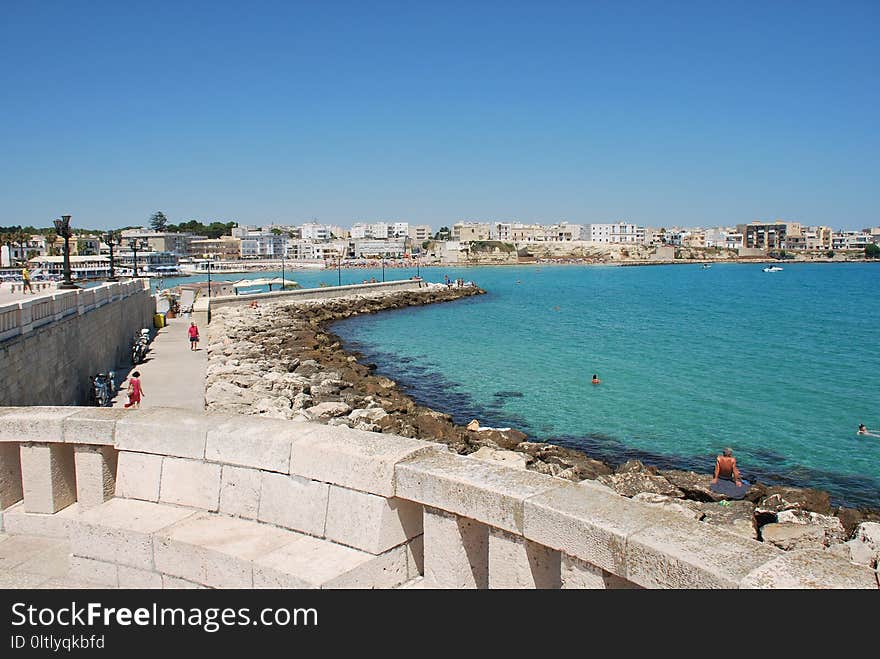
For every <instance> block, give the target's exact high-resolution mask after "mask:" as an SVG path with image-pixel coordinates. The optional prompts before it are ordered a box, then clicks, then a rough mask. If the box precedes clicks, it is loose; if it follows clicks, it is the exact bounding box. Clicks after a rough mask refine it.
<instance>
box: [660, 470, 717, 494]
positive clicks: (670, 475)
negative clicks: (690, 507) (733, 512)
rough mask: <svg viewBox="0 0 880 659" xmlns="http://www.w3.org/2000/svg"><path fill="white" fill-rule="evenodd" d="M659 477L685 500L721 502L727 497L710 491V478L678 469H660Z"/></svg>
mask: <svg viewBox="0 0 880 659" xmlns="http://www.w3.org/2000/svg"><path fill="white" fill-rule="evenodd" d="M660 475H661V476H663V478H665V479H666V480H667V481H669V482H670V483H672V484H673V485H674V486H675V487H677V488H678V489H679V490H681V491H682V492H683V493H684V496H685V498H687V499H691V500H693V501H723V500H724V499H726V498H727V497H726V496H724V495H723V494H719V493H718V492H713V491H712V487H711V486H712V483H711V480H712V476H709V475H707V474H697V473H694V472H693V471H680V470H678V469H662V470H660Z"/></svg>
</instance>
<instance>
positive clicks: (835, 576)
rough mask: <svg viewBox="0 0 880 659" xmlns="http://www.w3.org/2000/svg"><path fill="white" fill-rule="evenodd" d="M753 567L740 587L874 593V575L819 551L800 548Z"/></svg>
mask: <svg viewBox="0 0 880 659" xmlns="http://www.w3.org/2000/svg"><path fill="white" fill-rule="evenodd" d="M780 553H781V555H779V556H778V558H775V559H774V560H771V561H768V562H766V563H764V564H763V565H761V566H759V567H757V568H755V569H754V570H752V571H751V572H750V573H749V574H747V575H746V576H745V577H744V578H743V579H742V580H741V581H740V588H775V589H813V588H822V589H866V590H877V572H876V571H875V570H872V569H871V568H869V567H866V566H863V565H855V564H854V563H850V562H849V561H847V560H845V559H843V558H840V557H838V556H835V555H833V554H830V553H828V552H826V551H822V550H814V549H802V550H796V551H789V552H780Z"/></svg>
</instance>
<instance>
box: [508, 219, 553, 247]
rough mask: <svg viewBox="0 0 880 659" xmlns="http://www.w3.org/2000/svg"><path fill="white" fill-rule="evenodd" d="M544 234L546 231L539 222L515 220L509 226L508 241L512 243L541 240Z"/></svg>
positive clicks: (544, 236) (545, 234)
mask: <svg viewBox="0 0 880 659" xmlns="http://www.w3.org/2000/svg"><path fill="white" fill-rule="evenodd" d="M546 236H547V231H546V229H545V228H544V227H542V226H541V225H540V224H523V223H522V222H515V223H514V224H512V225H511V226H510V242H513V243H535V242H543V241H544V240H545V238H546Z"/></svg>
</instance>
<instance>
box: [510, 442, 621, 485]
mask: <svg viewBox="0 0 880 659" xmlns="http://www.w3.org/2000/svg"><path fill="white" fill-rule="evenodd" d="M516 450H517V451H523V452H524V453H528V454H529V455H531V456H532V457H533V458H535V460H536V461H540V462H541V463H544V462H547V463H553V464H556V465H558V466H561V467H563V469H568V468H574V469H575V470H576V471H577V476H578V480H596V479H597V478H599V476H604V475H606V474H611V473H613V470H612V469H611V467H609V466H608V465H606V464H605V463H604V462H600V461H599V460H594V459H592V458H589V457H587V456H586V455H584V454H583V453H581V452H580V451H575V450H573V449H568V448H565V447H562V446H556V445H554V444H544V443H542V442H520V443H519V444H517V446H516ZM530 469H533V470H535V471H537V469H535V467H534V466H533V465H530ZM542 473H543V472H542Z"/></svg>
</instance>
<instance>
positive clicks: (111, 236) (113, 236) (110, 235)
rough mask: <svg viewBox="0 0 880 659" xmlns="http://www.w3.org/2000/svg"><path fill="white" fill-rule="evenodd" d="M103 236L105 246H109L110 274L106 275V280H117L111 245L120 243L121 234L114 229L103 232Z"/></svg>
mask: <svg viewBox="0 0 880 659" xmlns="http://www.w3.org/2000/svg"><path fill="white" fill-rule="evenodd" d="M103 238H104V242H105V243H107V246H108V247H109V248H110V276H109V277H107V281H119V277H117V276H116V269H115V268H114V263H113V246H114V245H122V236H121V235H119V234H118V233H116V232H115V231H108V232H107V233H105V234H104V236H103Z"/></svg>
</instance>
